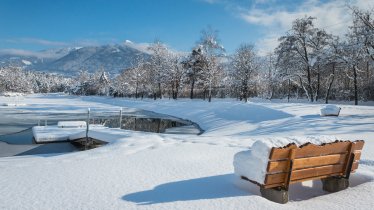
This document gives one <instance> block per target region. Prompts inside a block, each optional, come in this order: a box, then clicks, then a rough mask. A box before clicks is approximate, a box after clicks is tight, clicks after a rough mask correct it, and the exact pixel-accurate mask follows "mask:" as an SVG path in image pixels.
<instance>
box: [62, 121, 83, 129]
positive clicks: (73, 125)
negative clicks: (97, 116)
mask: <svg viewBox="0 0 374 210" xmlns="http://www.w3.org/2000/svg"><path fill="white" fill-rule="evenodd" d="M57 126H58V127H60V128H86V126H87V124H86V122H85V121H59V122H58V123H57Z"/></svg>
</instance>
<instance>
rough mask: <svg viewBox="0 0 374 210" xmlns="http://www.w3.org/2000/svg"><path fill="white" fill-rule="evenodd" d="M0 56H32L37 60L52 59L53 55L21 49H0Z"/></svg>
mask: <svg viewBox="0 0 374 210" xmlns="http://www.w3.org/2000/svg"><path fill="white" fill-rule="evenodd" d="M0 55H13V56H32V57H37V58H54V57H56V55H55V54H51V53H49V52H47V51H38V52H35V51H29V50H21V49H0Z"/></svg>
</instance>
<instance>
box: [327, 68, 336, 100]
mask: <svg viewBox="0 0 374 210" xmlns="http://www.w3.org/2000/svg"><path fill="white" fill-rule="evenodd" d="M334 80H335V63H332V76H331V81H330V84H329V86H328V88H327V91H326V98H325V103H326V104H328V103H329V96H330V90H331V87H332V84H333V83H334Z"/></svg>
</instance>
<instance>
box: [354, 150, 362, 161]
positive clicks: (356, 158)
mask: <svg viewBox="0 0 374 210" xmlns="http://www.w3.org/2000/svg"><path fill="white" fill-rule="evenodd" d="M354 154H355V159H354V161H356V160H360V158H361V151H354Z"/></svg>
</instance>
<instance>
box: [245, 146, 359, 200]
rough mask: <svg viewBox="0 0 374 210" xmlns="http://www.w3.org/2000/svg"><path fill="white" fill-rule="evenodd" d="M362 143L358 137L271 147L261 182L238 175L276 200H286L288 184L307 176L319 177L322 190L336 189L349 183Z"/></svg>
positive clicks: (309, 178)
mask: <svg viewBox="0 0 374 210" xmlns="http://www.w3.org/2000/svg"><path fill="white" fill-rule="evenodd" d="M363 146H364V141H362V140H358V141H354V142H351V141H336V142H333V143H328V144H323V145H314V144H311V143H307V144H304V145H302V146H300V147H297V146H296V145H295V144H289V145H287V146H285V147H283V148H275V147H273V148H272V150H271V152H270V156H269V161H268V165H267V173H266V176H265V180H264V184H259V183H257V182H254V181H252V180H250V179H248V178H247V177H244V176H242V177H241V178H242V179H244V180H247V181H250V182H252V183H255V184H257V185H259V186H260V191H261V195H262V196H263V197H265V198H267V199H269V200H272V201H274V202H277V203H287V202H288V188H289V185H290V184H293V183H297V182H303V181H307V180H315V179H321V180H322V184H323V189H324V190H325V191H328V192H336V191H339V190H343V189H345V188H347V187H348V185H349V176H350V173H351V172H355V170H356V169H357V168H358V164H359V160H360V157H361V150H362V148H363Z"/></svg>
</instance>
